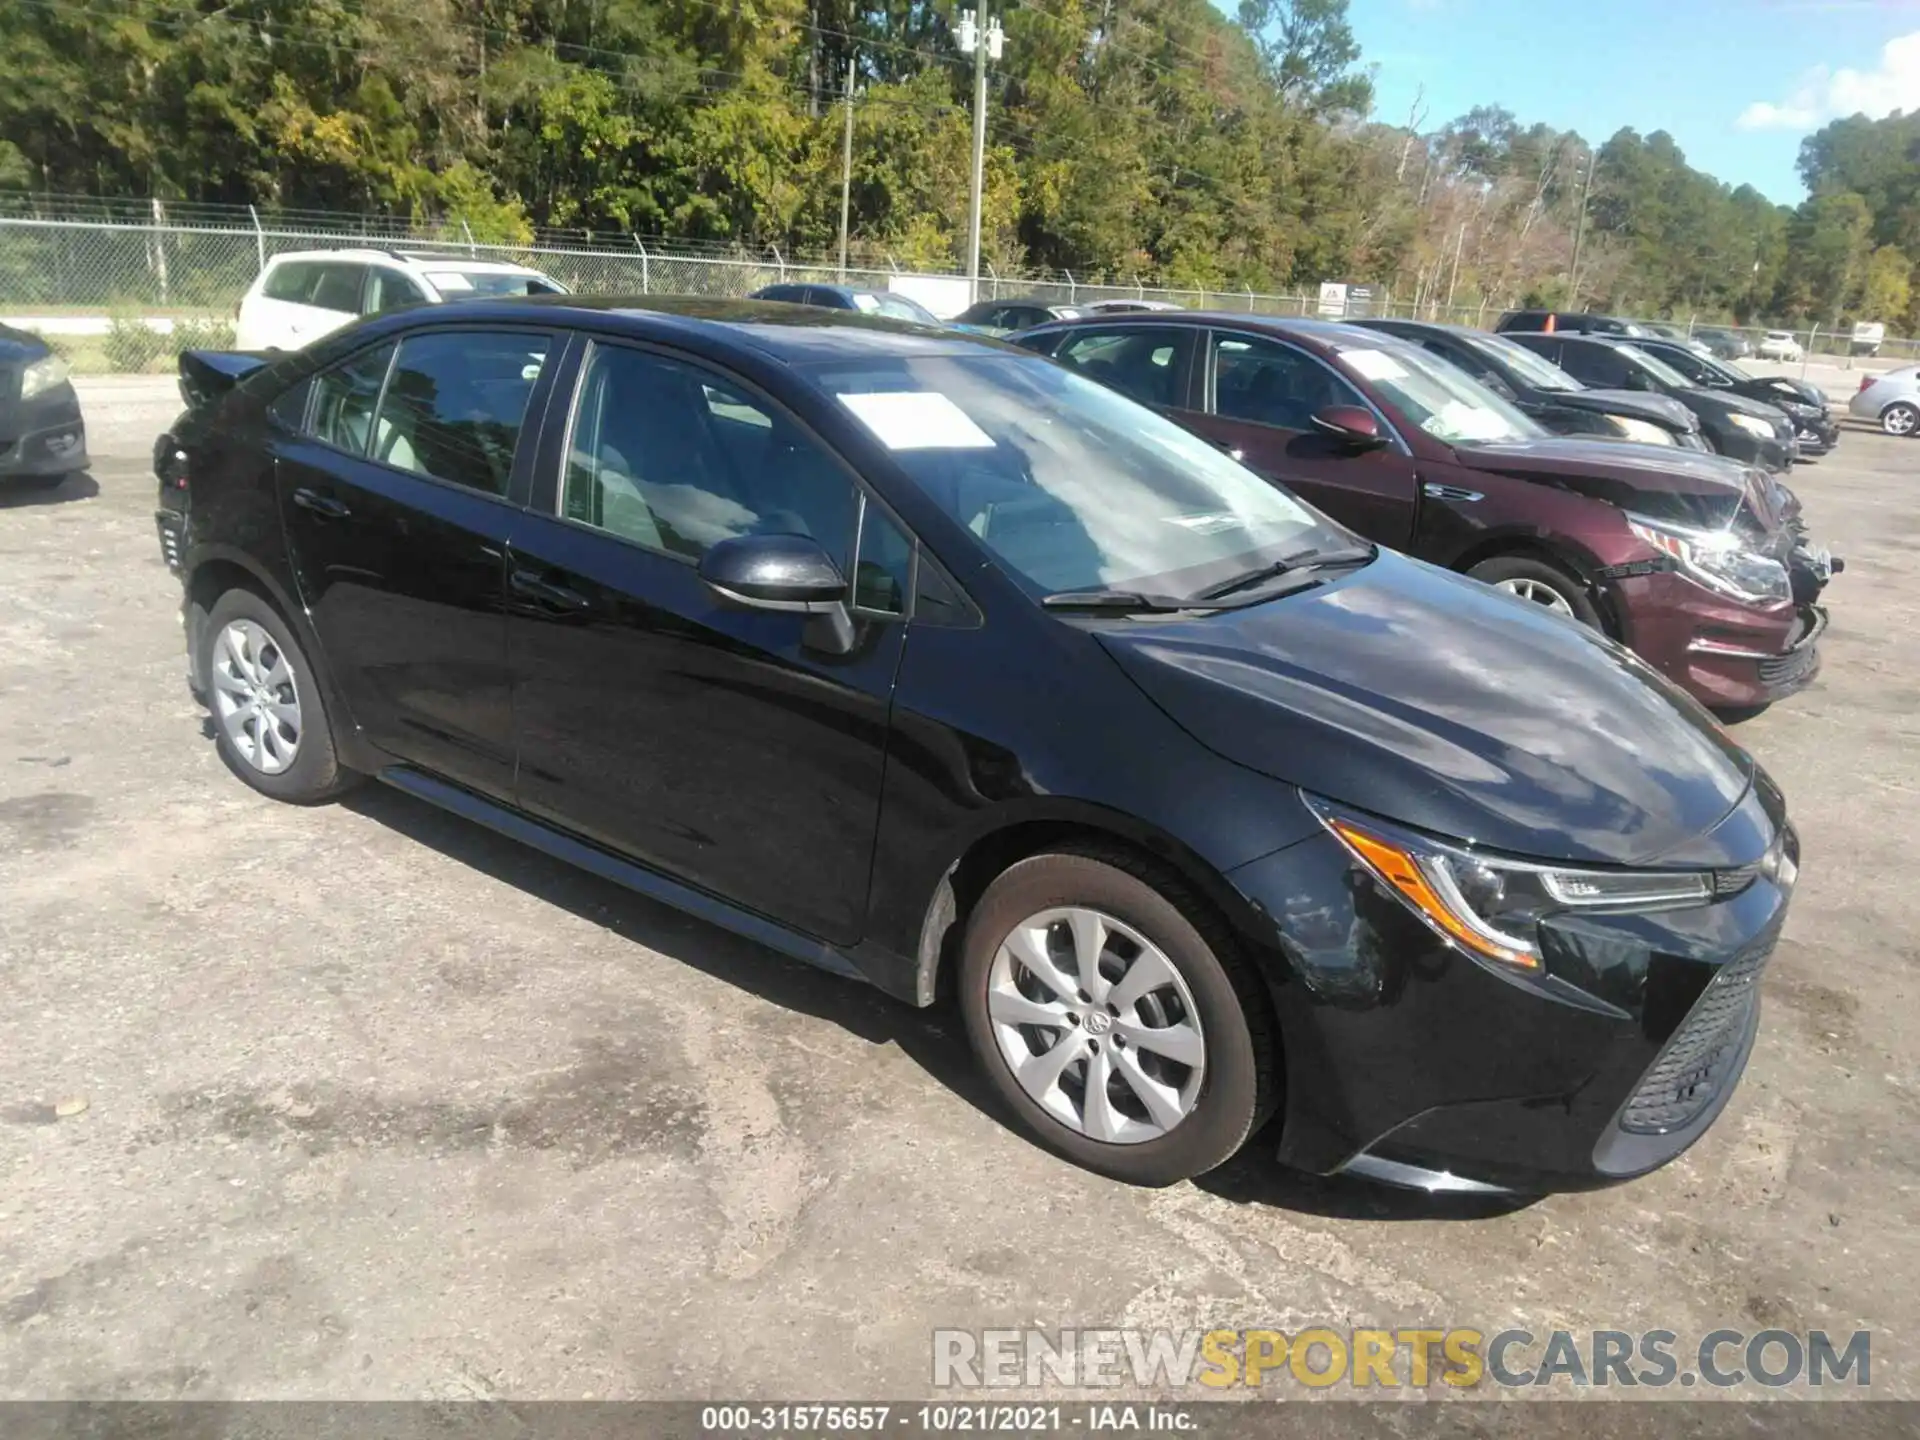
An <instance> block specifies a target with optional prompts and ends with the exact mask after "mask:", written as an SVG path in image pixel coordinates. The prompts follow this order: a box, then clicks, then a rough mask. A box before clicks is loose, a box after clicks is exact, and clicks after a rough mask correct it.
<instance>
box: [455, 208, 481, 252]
mask: <svg viewBox="0 0 1920 1440" xmlns="http://www.w3.org/2000/svg"><path fill="white" fill-rule="evenodd" d="M460 228H461V229H462V230H464V231H465V232H466V236H467V255H468V257H469V258H474V259H477V258H478V257H479V254H480V251H479V250H478V248H476V247H475V245H474V243H473V227H472V226H471V225H469V224H467V217H466V216H464V215H462V216H461V217H460Z"/></svg>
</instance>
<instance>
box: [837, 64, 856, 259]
mask: <svg viewBox="0 0 1920 1440" xmlns="http://www.w3.org/2000/svg"><path fill="white" fill-rule="evenodd" d="M855 63H856V60H855V58H854V57H849V58H848V60H847V128H846V131H845V132H844V134H843V135H842V136H841V140H840V283H841V284H843V285H844V284H846V282H847V213H848V211H849V210H851V209H852V207H853V70H854V65H855Z"/></svg>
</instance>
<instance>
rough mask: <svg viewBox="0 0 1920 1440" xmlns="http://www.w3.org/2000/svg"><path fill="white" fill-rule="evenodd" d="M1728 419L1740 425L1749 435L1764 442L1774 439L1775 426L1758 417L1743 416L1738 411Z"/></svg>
mask: <svg viewBox="0 0 1920 1440" xmlns="http://www.w3.org/2000/svg"><path fill="white" fill-rule="evenodd" d="M1727 419H1729V420H1731V421H1732V422H1733V423H1734V424H1736V425H1738V426H1739V427H1740V428H1741V429H1742V430H1744V431H1746V432H1747V433H1748V434H1749V435H1754V436H1757V437H1759V438H1760V439H1762V440H1771V439H1772V438H1773V426H1771V425H1769V424H1768V423H1767V422H1766V421H1764V420H1762V419H1761V418H1760V417H1759V416H1758V415H1742V414H1740V413H1739V412H1738V411H1736V412H1735V413H1733V414H1731V415H1729V416H1727Z"/></svg>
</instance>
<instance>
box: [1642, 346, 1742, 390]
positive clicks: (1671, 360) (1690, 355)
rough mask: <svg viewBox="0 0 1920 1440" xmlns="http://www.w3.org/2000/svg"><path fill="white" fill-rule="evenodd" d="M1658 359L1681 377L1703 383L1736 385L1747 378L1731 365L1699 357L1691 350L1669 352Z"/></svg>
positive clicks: (1707, 356) (1705, 356)
mask: <svg viewBox="0 0 1920 1440" xmlns="http://www.w3.org/2000/svg"><path fill="white" fill-rule="evenodd" d="M1660 359H1661V360H1662V361H1663V362H1664V363H1666V364H1667V365H1670V366H1672V367H1673V368H1674V369H1675V370H1678V371H1680V372H1681V373H1682V374H1683V375H1688V376H1691V377H1692V378H1693V379H1695V380H1698V381H1701V382H1703V383H1711V382H1712V381H1715V380H1721V381H1725V382H1728V383H1731V384H1737V383H1738V382H1740V381H1742V380H1745V379H1746V378H1747V377H1746V376H1745V375H1742V374H1741V373H1740V372H1739V371H1738V370H1735V369H1734V368H1733V367H1732V366H1731V365H1723V364H1721V363H1720V362H1719V361H1718V360H1716V359H1714V358H1713V357H1712V356H1711V355H1701V354H1698V353H1697V352H1695V351H1692V350H1670V351H1668V352H1666V353H1665V354H1663V355H1661V356H1660Z"/></svg>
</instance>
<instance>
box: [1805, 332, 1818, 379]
mask: <svg viewBox="0 0 1920 1440" xmlns="http://www.w3.org/2000/svg"><path fill="white" fill-rule="evenodd" d="M1819 343H1820V322H1819V321H1818V320H1816V321H1814V322H1813V329H1811V330H1809V331H1808V332H1807V348H1806V349H1804V350H1802V351H1801V352H1800V378H1801V379H1802V380H1804V379H1806V378H1807V361H1809V360H1811V359H1812V358H1813V347H1814V346H1815V345H1817V344H1819Z"/></svg>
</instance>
